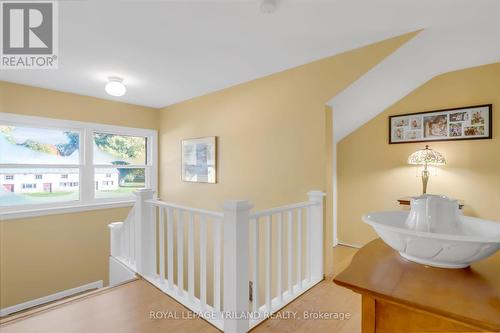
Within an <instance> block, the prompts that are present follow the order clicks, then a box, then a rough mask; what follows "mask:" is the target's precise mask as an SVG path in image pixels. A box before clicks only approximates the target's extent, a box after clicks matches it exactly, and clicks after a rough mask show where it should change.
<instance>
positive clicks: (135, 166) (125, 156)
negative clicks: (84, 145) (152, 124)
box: [93, 132, 148, 198]
mask: <svg viewBox="0 0 500 333" xmlns="http://www.w3.org/2000/svg"><path fill="white" fill-rule="evenodd" d="M93 139H94V166H95V169H94V178H95V179H96V180H97V187H96V189H95V196H96V198H121V197H127V196H130V195H131V194H132V192H133V191H135V190H136V189H138V188H144V187H145V184H146V167H147V159H148V156H147V138H146V137H139V136H130V135H116V134H109V133H100V132H96V133H94V136H93ZM104 178H106V179H113V180H106V181H102V187H99V181H100V180H102V179H104Z"/></svg>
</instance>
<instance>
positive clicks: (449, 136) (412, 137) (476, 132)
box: [389, 104, 493, 144]
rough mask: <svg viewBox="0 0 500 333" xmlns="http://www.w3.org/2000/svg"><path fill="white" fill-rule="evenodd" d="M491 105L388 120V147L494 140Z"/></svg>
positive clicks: (420, 113)
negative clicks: (393, 145) (407, 144)
mask: <svg viewBox="0 0 500 333" xmlns="http://www.w3.org/2000/svg"><path fill="white" fill-rule="evenodd" d="M492 117H493V105H492V104H484V105H473V106H466V107H459V108H450V109H441V110H433V111H424V112H415V113H406V114H399V115H393V116H389V144H398V143H413V142H432V141H455V140H481V139H492V138H493V119H492Z"/></svg>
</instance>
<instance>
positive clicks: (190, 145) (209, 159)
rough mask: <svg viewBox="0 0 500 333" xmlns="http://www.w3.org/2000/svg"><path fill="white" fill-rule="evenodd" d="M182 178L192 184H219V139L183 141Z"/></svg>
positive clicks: (213, 137)
mask: <svg viewBox="0 0 500 333" xmlns="http://www.w3.org/2000/svg"><path fill="white" fill-rule="evenodd" d="M181 168H182V171H181V175H182V176H181V177H182V180H183V181H185V182H191V183H208V184H215V183H217V137H216V136H209V137H202V138H194V139H185V140H181Z"/></svg>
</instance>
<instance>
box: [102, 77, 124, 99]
mask: <svg viewBox="0 0 500 333" xmlns="http://www.w3.org/2000/svg"><path fill="white" fill-rule="evenodd" d="M104 89H105V90H106V92H107V93H108V94H109V95H111V96H116V97H120V96H123V95H125V93H126V92H127V87H125V85H124V84H123V79H122V78H119V77H116V76H110V77H109V78H108V83H106V86H105V87H104Z"/></svg>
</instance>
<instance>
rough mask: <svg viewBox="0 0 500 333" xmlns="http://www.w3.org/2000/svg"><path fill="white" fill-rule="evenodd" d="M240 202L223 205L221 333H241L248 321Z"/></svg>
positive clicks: (246, 207)
mask: <svg viewBox="0 0 500 333" xmlns="http://www.w3.org/2000/svg"><path fill="white" fill-rule="evenodd" d="M252 207H253V205H252V204H251V203H250V202H248V201H244V200H233V201H226V202H225V203H224V223H223V235H224V237H223V242H224V290H223V294H224V315H225V317H224V332H225V333H243V332H247V331H248V328H249V321H248V315H247V313H248V293H249V291H248V265H249V250H248V244H249V241H248V236H249V230H248V229H249V214H250V209H252Z"/></svg>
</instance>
